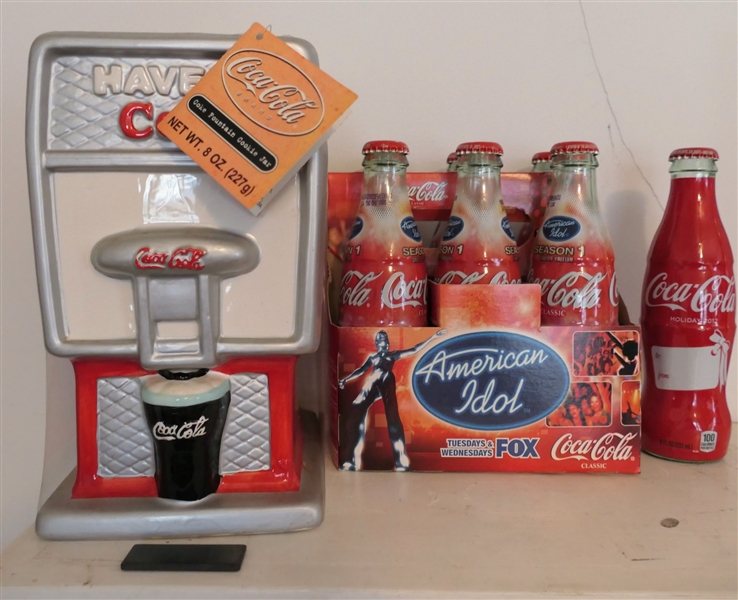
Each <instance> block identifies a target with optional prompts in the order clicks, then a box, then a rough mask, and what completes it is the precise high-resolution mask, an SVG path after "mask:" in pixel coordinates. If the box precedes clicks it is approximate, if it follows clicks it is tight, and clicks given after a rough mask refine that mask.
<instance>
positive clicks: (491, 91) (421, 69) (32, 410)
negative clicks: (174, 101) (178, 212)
mask: <svg viewBox="0 0 738 600" xmlns="http://www.w3.org/2000/svg"><path fill="white" fill-rule="evenodd" d="M0 10H1V11H2V14H1V15H0V16H1V19H0V20H1V21H2V41H1V44H2V128H1V131H2V173H1V174H0V186H1V191H2V374H1V377H0V379H1V381H2V403H1V405H0V408H1V409H2V413H1V420H2V438H1V441H2V471H1V472H2V518H1V522H2V540H1V542H2V546H3V547H5V546H6V545H7V544H8V543H9V542H11V541H12V540H13V539H14V538H15V537H17V535H18V534H19V533H20V532H21V531H22V530H23V529H25V528H26V527H28V526H29V525H31V524H32V522H33V519H34V517H35V514H36V509H37V505H38V501H39V495H41V497H42V499H45V498H46V497H47V496H48V494H49V493H51V491H52V490H53V489H54V488H55V487H56V485H57V484H58V483H59V482H60V481H61V479H62V478H63V477H64V476H65V475H66V474H67V473H68V472H69V470H70V469H71V468H72V466H73V465H74V459H75V448H74V444H75V440H74V401H73V398H74V395H73V376H72V369H71V366H70V363H69V361H67V360H63V359H57V358H53V357H47V355H46V352H45V350H44V347H43V341H42V334H41V320H40V314H39V305H38V299H37V292H36V280H35V274H34V263H33V248H32V242H31V228H30V216H29V209H28V190H27V183H26V170H25V154H24V110H25V86H26V69H27V60H28V51H29V48H30V45H31V43H32V41H33V39H34V38H35V37H36V36H38V35H39V34H41V33H44V32H47V31H74V30H86V31H150V32H156V31H162V32H163V31H166V32H185V31H198V32H207V33H233V34H236V33H241V32H243V31H245V30H246V29H247V28H248V27H249V26H250V25H251V23H252V22H254V21H259V22H261V23H262V24H264V25H268V24H271V26H272V30H273V31H274V33H276V34H277V35H286V34H289V35H294V36H297V37H302V38H305V39H307V40H309V41H311V42H312V43H313V44H314V45H315V47H316V48H317V50H318V53H319V55H320V60H321V66H322V67H323V68H324V69H325V70H326V71H327V72H328V73H330V74H331V75H332V76H333V77H335V78H336V79H338V80H339V81H341V82H342V83H344V84H345V85H347V86H348V87H349V88H351V89H352V90H353V91H355V92H356V93H357V94H358V95H359V100H358V102H357V103H356V104H355V106H354V109H353V112H352V114H351V116H350V117H349V118H348V120H347V121H346V122H345V123H344V125H343V126H342V127H341V129H340V130H339V131H338V132H337V133H336V134H335V135H334V136H333V137H332V138H331V140H330V143H329V149H330V169H331V170H334V171H347V170H356V169H358V168H359V164H360V149H361V146H362V144H363V143H364V142H365V141H367V140H369V139H371V138H395V139H401V140H403V141H405V142H406V143H407V144H408V145H409V146H410V150H411V154H410V156H409V159H410V163H411V169H413V170H418V171H420V170H442V169H444V168H445V158H446V155H447V154H448V152H450V151H451V150H453V149H454V148H455V147H456V145H457V144H458V143H460V142H463V141H470V140H478V139H488V140H494V141H497V142H500V143H501V144H502V145H503V147H504V149H505V159H504V162H505V168H506V169H509V170H520V169H524V168H527V167H528V165H529V160H530V157H531V156H532V154H533V153H534V152H537V151H540V150H546V149H548V148H550V146H551V145H552V144H553V143H554V142H557V141H561V140H569V139H584V140H592V141H594V142H596V143H597V144H598V145H599V147H600V150H601V154H600V164H601V167H600V170H599V190H600V199H601V203H602V206H603V210H604V213H605V216H606V218H607V222H608V227H609V229H610V233H611V236H612V238H613V242H614V244H615V251H616V256H617V267H618V281H619V284H620V288H621V292H622V294H623V296H624V298H625V300H626V302H627V303H628V306H629V308H630V313H631V316H632V317H633V318H634V319H637V317H638V312H639V302H640V288H641V283H642V281H641V280H642V277H643V272H644V269H645V258H646V252H647V250H648V246H649V243H650V240H651V238H652V236H653V234H654V232H655V230H656V227H657V226H658V223H659V220H660V218H661V214H662V206H663V205H664V204H665V203H666V199H667V196H668V190H669V176H668V172H667V170H668V166H669V164H668V162H667V157H668V155H669V153H670V151H671V150H673V149H674V148H677V147H681V146H690V145H706V146H712V147H715V148H717V149H718V150H719V152H720V155H721V158H722V160H721V161H720V162H719V168H720V173H719V175H718V178H719V179H718V203H719V206H720V212H721V215H722V218H723V222H724V223H725V226H726V229H727V230H728V234H729V236H730V238H731V241H732V244H733V248H734V251H735V249H736V197H737V195H736V192H737V189H736V188H737V186H736V162H737V159H738V156H737V148H736V144H737V134H736V128H737V127H738V122H737V119H736V116H737V115H736V113H737V110H736V106H737V105H738V98H737V97H736V70H737V67H738V65H737V62H736V48H737V46H738V40H737V39H736V16H737V15H736V13H737V7H736V4H735V3H732V2H728V3H717V4H713V3H699V2H694V3H690V2H685V3H656V2H636V3H633V2H627V3H589V2H585V3H583V4H580V3H577V2H566V3H559V2H539V3H486V4H482V3H458V2H457V3H402V4H400V3H376V4H369V3H360V2H341V3H311V2H298V3H275V2H271V3H267V2H261V3H247V2H233V3H225V2H224V3H220V2H207V3H204V2H203V3H193V2H125V1H118V2H99V3H98V2H46V3H44V2H15V3H11V2H3V3H2V5H1V8H0ZM267 212H268V211H267ZM736 356H737V354H736V353H734V355H733V364H732V366H731V375H730V379H729V382H728V390H729V394H730V402H731V408H732V411H733V415H734V417H735V416H736V415H738V407H737V405H736V371H737V370H738V369H736ZM46 423H48V427H47V428H46V432H45V424H46ZM44 443H46V445H47V452H46V455H47V458H46V460H47V473H46V478H45V479H44V482H43V486H42V465H43V461H44Z"/></svg>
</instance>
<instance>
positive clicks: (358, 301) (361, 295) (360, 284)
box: [341, 271, 382, 306]
mask: <svg viewBox="0 0 738 600" xmlns="http://www.w3.org/2000/svg"><path fill="white" fill-rule="evenodd" d="M381 276H382V274H381V273H375V272H374V271H370V272H369V273H367V274H366V275H364V273H362V272H361V271H346V273H345V274H344V276H343V279H342V280H341V304H344V305H346V306H364V305H365V304H366V303H367V302H368V301H369V298H370V296H371V293H372V288H371V287H370V286H369V284H370V283H371V282H372V281H376V280H377V279H379V278H380V277H381ZM354 279H356V284H355V285H353V286H352V285H351V284H352V283H353V280H354Z"/></svg>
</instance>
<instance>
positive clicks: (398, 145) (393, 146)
mask: <svg viewBox="0 0 738 600" xmlns="http://www.w3.org/2000/svg"><path fill="white" fill-rule="evenodd" d="M373 152H398V153H400V154H407V153H408V152H409V150H408V148H407V144H403V143H402V142H393V141H391V140H374V141H372V142H367V143H366V144H364V147H363V148H362V149H361V153H362V154H372V153H373Z"/></svg>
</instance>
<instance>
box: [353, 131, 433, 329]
mask: <svg viewBox="0 0 738 600" xmlns="http://www.w3.org/2000/svg"><path fill="white" fill-rule="evenodd" d="M362 152H363V154H364V162H363V163H362V164H363V166H364V185H363V187H362V190H361V203H360V205H359V213H358V215H357V217H356V221H355V222H354V226H353V229H352V230H351V233H350V234H349V241H348V244H347V245H346V250H345V252H344V264H343V276H342V279H341V298H340V313H339V322H340V324H341V325H343V326H347V327H369V326H375V325H385V326H398V327H400V326H402V327H422V326H425V325H427V324H428V309H427V303H426V289H427V282H426V270H425V256H424V249H423V243H422V241H421V238H420V232H419V231H418V226H417V224H416V223H415V219H414V218H413V215H412V211H411V209H410V200H409V199H408V194H407V181H406V172H407V164H408V163H407V153H408V149H407V146H406V145H405V144H403V143H402V142H392V141H386V140H380V141H374V142H367V143H366V144H365V145H364V149H363V151H362Z"/></svg>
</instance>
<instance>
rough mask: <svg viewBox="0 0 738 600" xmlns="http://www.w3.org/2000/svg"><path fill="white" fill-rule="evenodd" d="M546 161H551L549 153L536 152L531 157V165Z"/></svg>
mask: <svg viewBox="0 0 738 600" xmlns="http://www.w3.org/2000/svg"><path fill="white" fill-rule="evenodd" d="M547 160H551V153H550V152H536V153H535V154H534V155H533V160H532V162H533V164H536V163H539V162H546V161H547Z"/></svg>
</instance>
